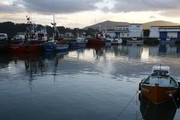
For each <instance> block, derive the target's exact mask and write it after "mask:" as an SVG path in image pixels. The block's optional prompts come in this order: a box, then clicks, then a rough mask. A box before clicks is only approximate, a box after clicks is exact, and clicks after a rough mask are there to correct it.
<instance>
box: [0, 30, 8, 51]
mask: <svg viewBox="0 0 180 120" xmlns="http://www.w3.org/2000/svg"><path fill="white" fill-rule="evenodd" d="M8 45H9V44H8V36H7V34H6V33H0V52H4V51H6V50H8Z"/></svg>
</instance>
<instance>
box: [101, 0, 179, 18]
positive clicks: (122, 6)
mask: <svg viewBox="0 0 180 120" xmlns="http://www.w3.org/2000/svg"><path fill="white" fill-rule="evenodd" d="M103 1H104V2H102V3H101V4H100V5H99V6H100V7H99V9H101V10H102V11H104V12H113V13H120V12H124V13H126V12H144V11H159V12H160V15H163V16H167V17H180V15H179V13H178V12H177V11H180V6H179V5H180V0H108V1H109V2H105V1H107V0H103ZM110 3H111V4H110ZM108 4H110V5H111V8H109V7H108V6H109V5H108Z"/></svg>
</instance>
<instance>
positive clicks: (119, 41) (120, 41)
mask: <svg viewBox="0 0 180 120" xmlns="http://www.w3.org/2000/svg"><path fill="white" fill-rule="evenodd" d="M121 44H122V39H121V38H117V39H114V40H113V41H112V42H111V45H113V46H116V45H121Z"/></svg>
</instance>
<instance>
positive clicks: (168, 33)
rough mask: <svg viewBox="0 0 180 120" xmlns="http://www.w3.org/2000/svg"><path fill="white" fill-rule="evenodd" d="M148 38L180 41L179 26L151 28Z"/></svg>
mask: <svg viewBox="0 0 180 120" xmlns="http://www.w3.org/2000/svg"><path fill="white" fill-rule="evenodd" d="M149 37H150V38H157V39H160V40H168V39H180V26H152V27H151V28H150V36H149Z"/></svg>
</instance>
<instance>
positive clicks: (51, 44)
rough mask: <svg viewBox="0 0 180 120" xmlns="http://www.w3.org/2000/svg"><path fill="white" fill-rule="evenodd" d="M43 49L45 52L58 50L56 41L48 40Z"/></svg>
mask: <svg viewBox="0 0 180 120" xmlns="http://www.w3.org/2000/svg"><path fill="white" fill-rule="evenodd" d="M43 49H44V51H45V52H53V51H55V50H56V43H55V42H47V43H44V44H43Z"/></svg>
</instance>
